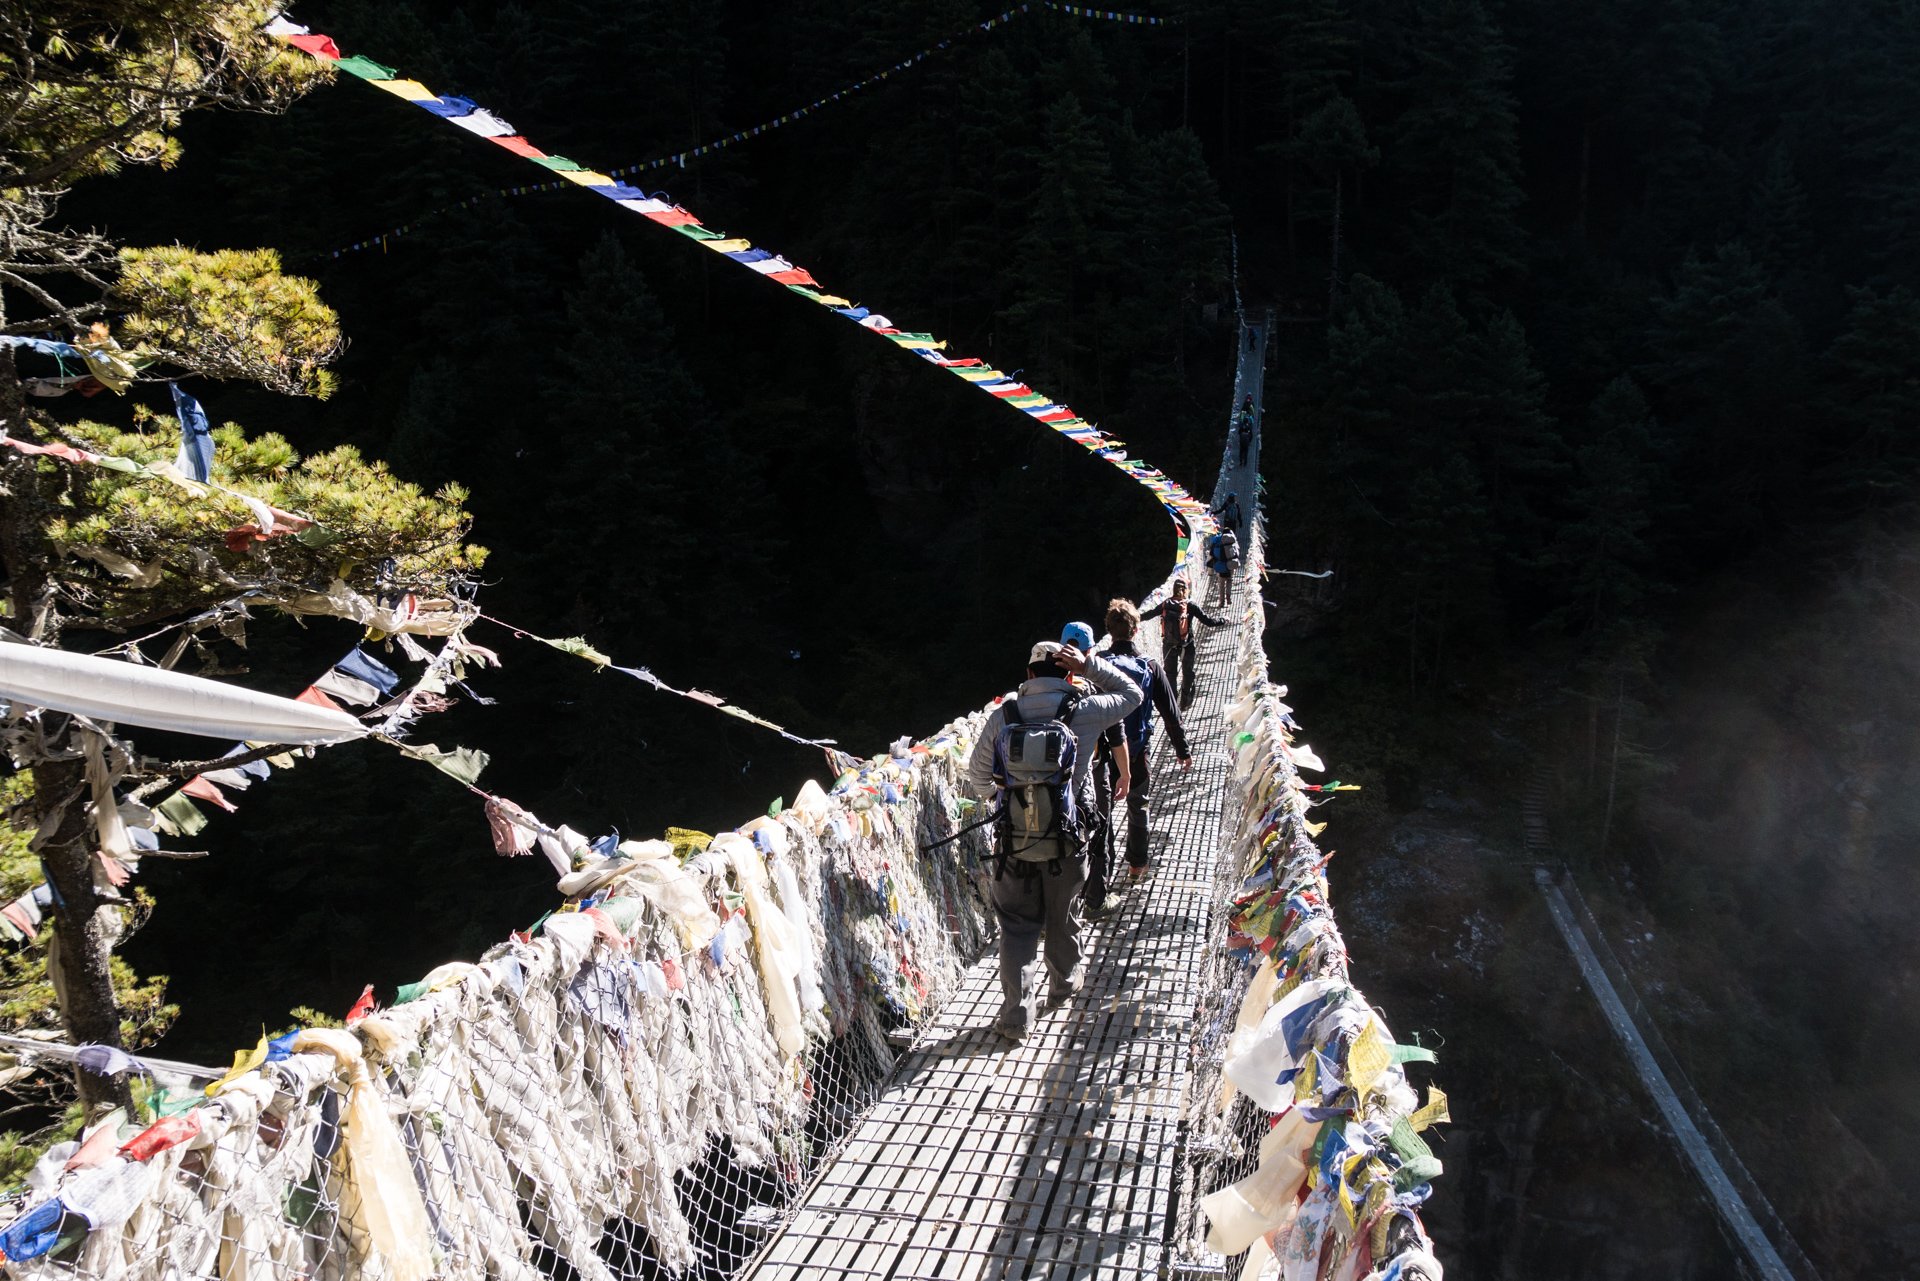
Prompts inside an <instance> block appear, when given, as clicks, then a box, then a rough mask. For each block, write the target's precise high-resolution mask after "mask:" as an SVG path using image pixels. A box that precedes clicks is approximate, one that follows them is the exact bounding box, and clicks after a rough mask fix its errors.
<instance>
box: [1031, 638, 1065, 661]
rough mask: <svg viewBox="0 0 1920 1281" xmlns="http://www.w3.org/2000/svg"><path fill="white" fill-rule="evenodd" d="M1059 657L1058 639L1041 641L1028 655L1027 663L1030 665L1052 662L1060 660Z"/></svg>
mask: <svg viewBox="0 0 1920 1281" xmlns="http://www.w3.org/2000/svg"><path fill="white" fill-rule="evenodd" d="M1059 658H1060V643H1059V642H1058V641H1039V642H1036V643H1035V645H1034V647H1033V652H1032V653H1031V654H1028V655H1027V663H1028V664H1029V665H1032V664H1034V663H1052V662H1057V661H1059Z"/></svg>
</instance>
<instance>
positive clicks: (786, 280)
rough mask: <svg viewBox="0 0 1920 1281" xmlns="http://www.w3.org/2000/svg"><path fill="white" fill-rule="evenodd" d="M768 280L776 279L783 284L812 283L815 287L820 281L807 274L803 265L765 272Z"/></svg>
mask: <svg viewBox="0 0 1920 1281" xmlns="http://www.w3.org/2000/svg"><path fill="white" fill-rule="evenodd" d="M767 279H768V280H777V281H779V282H780V283H781V284H783V285H812V286H813V287H814V288H815V289H818V288H819V287H820V282H819V281H817V280H815V279H814V278H813V277H812V276H810V275H808V274H807V269H806V268H805V267H795V268H794V269H793V270H792V271H773V272H768V273H767Z"/></svg>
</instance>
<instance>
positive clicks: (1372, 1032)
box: [1347, 1019, 1393, 1098]
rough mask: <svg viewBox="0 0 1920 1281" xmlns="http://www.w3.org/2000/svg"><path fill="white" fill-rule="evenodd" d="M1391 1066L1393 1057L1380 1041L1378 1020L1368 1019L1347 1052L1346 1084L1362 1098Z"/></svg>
mask: <svg viewBox="0 0 1920 1281" xmlns="http://www.w3.org/2000/svg"><path fill="white" fill-rule="evenodd" d="M1392 1065H1393V1055H1392V1053H1390V1052H1389V1051H1388V1049H1387V1047H1386V1045H1385V1044H1383V1043H1382V1041H1381V1039H1380V1020H1379V1019H1368V1020H1367V1026H1366V1027H1365V1029H1363V1030H1362V1031H1361V1033H1360V1035H1359V1036H1356V1037H1355V1038H1353V1047H1352V1048H1351V1049H1349V1050H1348V1051H1347V1084H1349V1085H1351V1086H1352V1087H1353V1088H1354V1089H1355V1090H1356V1091H1358V1092H1359V1094H1360V1096H1361V1097H1362V1098H1364V1097H1366V1093H1367V1091H1368V1090H1371V1089H1372V1088H1373V1086H1374V1082H1376V1081H1378V1080H1379V1079H1380V1074H1381V1073H1382V1072H1385V1071H1386V1070H1387V1069H1388V1068H1389V1067H1391V1066H1392Z"/></svg>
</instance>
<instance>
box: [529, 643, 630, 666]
mask: <svg viewBox="0 0 1920 1281" xmlns="http://www.w3.org/2000/svg"><path fill="white" fill-rule="evenodd" d="M540 639H541V641H542V642H544V643H545V644H548V645H551V646H553V647H554V648H555V649H557V650H561V651H563V652H565V653H568V654H572V655H574V656H575V657H578V658H584V659H586V660H587V661H588V662H590V663H595V664H598V665H599V666H601V667H605V666H606V665H607V664H608V663H611V662H612V661H613V660H612V659H611V658H608V657H607V656H606V655H605V654H602V653H601V652H600V651H599V650H597V649H595V648H594V647H593V646H591V645H589V644H587V638H586V637H584V636H567V637H564V638H562V639H560V640H547V638H546V637H544V636H543V637H541V638H540Z"/></svg>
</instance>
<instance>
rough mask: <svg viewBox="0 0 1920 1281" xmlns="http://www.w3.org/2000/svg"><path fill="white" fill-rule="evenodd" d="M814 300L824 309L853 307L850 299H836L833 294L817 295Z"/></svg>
mask: <svg viewBox="0 0 1920 1281" xmlns="http://www.w3.org/2000/svg"><path fill="white" fill-rule="evenodd" d="M813 300H814V301H815V302H817V303H819V304H820V305H821V306H822V307H851V306H853V303H852V302H851V301H849V300H848V299H845V298H840V297H836V296H835V295H833V294H815V295H814V296H813Z"/></svg>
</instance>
